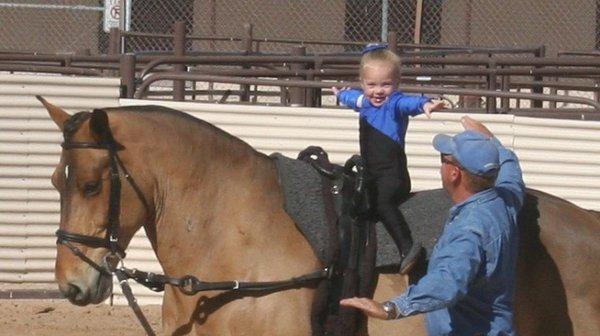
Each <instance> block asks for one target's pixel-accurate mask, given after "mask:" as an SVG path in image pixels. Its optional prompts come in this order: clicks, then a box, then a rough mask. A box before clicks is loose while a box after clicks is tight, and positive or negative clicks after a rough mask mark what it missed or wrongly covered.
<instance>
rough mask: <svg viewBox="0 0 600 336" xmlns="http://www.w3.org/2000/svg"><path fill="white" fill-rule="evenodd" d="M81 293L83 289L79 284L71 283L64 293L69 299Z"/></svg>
mask: <svg viewBox="0 0 600 336" xmlns="http://www.w3.org/2000/svg"><path fill="white" fill-rule="evenodd" d="M79 293H81V289H80V288H79V287H78V286H77V285H74V284H72V283H70V284H69V286H68V287H67V290H66V291H65V292H64V293H63V294H64V295H65V296H66V297H67V298H69V299H75V298H76V297H77V295H79Z"/></svg>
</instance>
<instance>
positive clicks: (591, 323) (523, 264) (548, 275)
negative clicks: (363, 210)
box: [370, 189, 600, 336]
mask: <svg viewBox="0 0 600 336" xmlns="http://www.w3.org/2000/svg"><path fill="white" fill-rule="evenodd" d="M450 206H451V202H450V201H449V199H448V196H447V195H445V194H444V192H443V191H442V190H439V189H438V190H426V191H420V192H417V193H415V194H414V195H413V197H412V198H411V199H409V200H408V201H407V202H406V203H404V204H403V205H402V206H401V209H402V212H403V214H404V215H405V217H406V219H407V221H408V222H409V225H410V226H411V229H412V230H413V235H415V236H418V237H417V239H419V240H420V241H423V240H425V241H423V243H424V245H425V246H426V247H427V248H428V250H429V249H430V248H431V246H432V245H433V244H434V243H435V238H437V236H436V235H439V233H441V230H442V226H443V220H441V218H445V216H447V214H448V209H449V207H450ZM518 220H519V232H520V238H519V239H520V244H519V259H518V279H517V292H516V300H515V311H516V314H515V316H516V317H515V318H516V322H515V323H516V324H517V329H518V331H519V334H520V335H525V336H528V335H536V336H537V335H585V336H587V335H600V285H599V284H598V279H600V274H599V272H598V268H597V267H596V263H597V262H598V260H600V215H599V213H598V212H595V211H589V210H585V209H582V208H580V207H578V206H576V205H574V204H572V203H570V202H568V201H565V200H564V199H561V198H558V197H555V196H552V195H550V194H547V193H544V192H541V191H538V190H534V189H527V192H526V197H525V202H524V205H523V208H522V210H521V212H520V214H519V219H518ZM423 226H431V227H423ZM378 241H379V239H378ZM428 252H429V251H428ZM381 277H384V279H381ZM380 279H381V280H383V281H381V280H380V283H379V284H378V288H377V291H376V293H375V298H376V299H379V300H386V299H389V298H390V297H392V296H394V295H399V294H400V293H401V292H402V291H403V290H404V287H403V286H402V283H403V281H402V276H400V275H397V274H382V275H380ZM382 287H386V288H382ZM411 321H412V322H409V321H406V322H407V323H406V324H405V325H406V326H407V328H408V329H411V330H413V329H412V328H415V325H414V321H415V320H412V319H411ZM399 325H404V324H398V326H399ZM370 327H372V331H374V333H375V334H388V333H390V332H396V333H397V332H399V329H395V330H394V328H392V326H391V325H389V324H384V323H375V324H373V323H372V324H371V325H370ZM421 332H422V333H423V334H424V333H425V331H424V330H423V331H421ZM400 335H404V333H400ZM406 335H409V333H407V334H406Z"/></svg>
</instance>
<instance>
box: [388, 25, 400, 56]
mask: <svg viewBox="0 0 600 336" xmlns="http://www.w3.org/2000/svg"><path fill="white" fill-rule="evenodd" d="M387 40H388V49H389V50H390V51H391V52H393V53H395V54H398V33H396V31H394V30H392V31H389V32H388V37H387Z"/></svg>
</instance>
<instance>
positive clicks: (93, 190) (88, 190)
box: [83, 181, 100, 196]
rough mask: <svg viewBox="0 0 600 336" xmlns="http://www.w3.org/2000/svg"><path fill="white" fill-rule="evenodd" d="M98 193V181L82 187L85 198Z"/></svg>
mask: <svg viewBox="0 0 600 336" xmlns="http://www.w3.org/2000/svg"><path fill="white" fill-rule="evenodd" d="M99 192H100V181H94V182H88V183H86V184H85V185H84V186H83V194H84V195H85V196H93V195H96V194H97V193H99Z"/></svg>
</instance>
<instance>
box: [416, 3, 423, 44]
mask: <svg viewBox="0 0 600 336" xmlns="http://www.w3.org/2000/svg"><path fill="white" fill-rule="evenodd" d="M422 22H423V0H417V3H416V8H415V34H414V42H415V44H421V25H422Z"/></svg>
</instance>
